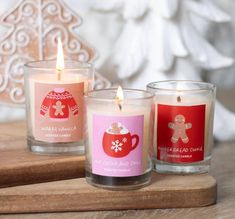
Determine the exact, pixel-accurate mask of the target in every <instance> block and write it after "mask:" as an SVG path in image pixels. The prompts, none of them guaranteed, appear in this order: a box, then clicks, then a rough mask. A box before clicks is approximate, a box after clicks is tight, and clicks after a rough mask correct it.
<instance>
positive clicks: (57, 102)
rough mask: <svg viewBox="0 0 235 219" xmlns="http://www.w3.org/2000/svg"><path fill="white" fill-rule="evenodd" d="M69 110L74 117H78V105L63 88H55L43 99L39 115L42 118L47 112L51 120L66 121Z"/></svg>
mask: <svg viewBox="0 0 235 219" xmlns="http://www.w3.org/2000/svg"><path fill="white" fill-rule="evenodd" d="M69 109H70V110H71V112H72V113H73V115H74V116H76V115H78V105H77V103H76V101H75V100H74V98H73V96H72V94H70V93H69V92H68V91H65V90H64V88H55V89H54V90H53V91H50V92H49V93H48V94H47V95H46V97H45V98H44V100H43V102H42V104H41V108H40V114H41V115H43V116H44V115H45V114H46V113H47V111H48V110H49V117H50V118H51V119H56V120H57V119H58V120H67V119H68V118H69Z"/></svg>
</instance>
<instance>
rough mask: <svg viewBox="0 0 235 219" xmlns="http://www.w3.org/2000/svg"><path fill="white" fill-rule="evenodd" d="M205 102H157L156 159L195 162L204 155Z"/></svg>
mask: <svg viewBox="0 0 235 219" xmlns="http://www.w3.org/2000/svg"><path fill="white" fill-rule="evenodd" d="M205 108H206V106H205V105H196V106H170V105H162V104H158V105H157V159H158V160H161V161H165V162H169V163H192V162H198V161H202V160H203V159H204V140H205Z"/></svg>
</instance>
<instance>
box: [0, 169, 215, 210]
mask: <svg viewBox="0 0 235 219" xmlns="http://www.w3.org/2000/svg"><path fill="white" fill-rule="evenodd" d="M216 190H217V189H216V180H215V179H214V178H213V177H212V176H210V175H208V174H201V175H190V176H189V175H188V176H173V175H160V174H156V173H153V175H152V183H151V185H149V186H147V187H145V188H142V189H139V190H133V191H108V190H104V189H99V188H95V187H92V186H90V185H88V184H87V183H86V181H85V179H84V178H80V179H72V180H64V181H57V182H50V183H41V184H34V185H25V186H17V187H10V188H2V189H0V203H1V205H0V213H27V212H64V211H94V210H119V209H150V208H181V207H201V206H207V205H211V204H214V203H215V202H216V193H217V191H216Z"/></svg>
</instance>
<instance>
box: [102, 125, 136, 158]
mask: <svg viewBox="0 0 235 219" xmlns="http://www.w3.org/2000/svg"><path fill="white" fill-rule="evenodd" d="M138 144H139V136H138V135H136V134H134V135H131V133H130V132H129V131H128V130H127V129H126V128H125V127H124V126H122V124H121V123H113V124H112V125H111V126H110V128H109V129H108V130H106V132H105V133H104V135H103V149H104V152H105V153H106V154H107V155H108V156H110V157H125V156H127V155H128V154H129V153H130V152H131V151H133V150H134V149H135V148H136V147H137V146H138Z"/></svg>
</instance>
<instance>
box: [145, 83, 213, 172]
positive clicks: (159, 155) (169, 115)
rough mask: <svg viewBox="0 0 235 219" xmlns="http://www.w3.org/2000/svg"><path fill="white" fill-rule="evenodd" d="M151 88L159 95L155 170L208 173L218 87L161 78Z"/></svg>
mask: <svg viewBox="0 0 235 219" xmlns="http://www.w3.org/2000/svg"><path fill="white" fill-rule="evenodd" d="M147 90H148V91H149V92H151V93H153V94H155V121H154V153H153V163H154V169H155V170H156V171H157V172H161V173H179V174H180V173H182V174H187V173H203V172H208V170H209V167H210V160H211V151H212V146H213V120H214V102H215V86H214V85H212V84H209V83H204V82H196V81H160V82H153V83H150V84H148V85H147Z"/></svg>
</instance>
